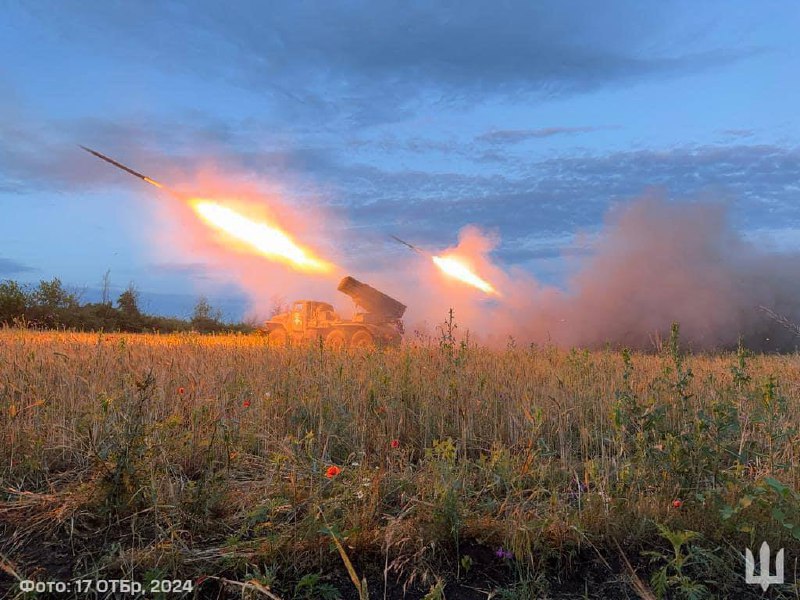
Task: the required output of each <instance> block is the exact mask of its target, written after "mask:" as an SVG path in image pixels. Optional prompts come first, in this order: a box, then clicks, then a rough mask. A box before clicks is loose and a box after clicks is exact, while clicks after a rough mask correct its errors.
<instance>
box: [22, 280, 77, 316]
mask: <svg viewBox="0 0 800 600" xmlns="http://www.w3.org/2000/svg"><path fill="white" fill-rule="evenodd" d="M31 299H32V300H33V303H34V304H35V305H36V306H39V307H41V308H46V309H49V310H56V309H59V308H75V307H76V306H78V298H77V297H76V296H75V294H72V293H70V292H68V291H67V290H66V289H64V284H62V283H61V280H60V279H59V278H58V277H54V278H53V279H51V280H50V281H44V280H42V281H40V282H39V285H38V286H37V287H36V289H35V290H33V294H32V295H31Z"/></svg>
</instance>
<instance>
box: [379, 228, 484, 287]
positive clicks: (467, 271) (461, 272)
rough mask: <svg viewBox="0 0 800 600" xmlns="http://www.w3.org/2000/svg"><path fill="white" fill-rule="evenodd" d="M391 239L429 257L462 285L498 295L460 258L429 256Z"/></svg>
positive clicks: (409, 245)
mask: <svg viewBox="0 0 800 600" xmlns="http://www.w3.org/2000/svg"><path fill="white" fill-rule="evenodd" d="M391 237H392V239H394V240H396V241H398V242H400V243H401V244H403V245H404V246H407V247H408V248H409V249H411V250H413V251H414V252H418V253H419V254H424V255H425V256H429V257H430V259H431V260H432V261H433V264H435V265H436V266H437V267H438V268H439V270H440V271H441V272H442V273H444V274H445V275H447V276H448V277H450V278H452V279H457V280H458V281H460V282H462V283H466V284H467V285H471V286H472V287H474V288H477V289H479V290H480V291H482V292H483V293H485V294H493V295H497V296H499V295H500V292H498V291H497V289H495V287H494V286H493V285H492V284H491V283H489V282H488V281H486V280H485V279H483V278H481V277H480V276H479V275H478V274H477V273H475V272H474V271H473V270H472V268H470V266H469V265H468V264H467V263H466V261H464V260H463V259H462V258H460V257H457V256H453V255H449V256H436V255H434V254H430V253H429V252H425V251H424V250H422V249H420V248H418V247H417V246H415V245H413V244H409V243H408V242H406V241H405V240H401V239H400V238H399V237H397V236H396V235H393V236H391Z"/></svg>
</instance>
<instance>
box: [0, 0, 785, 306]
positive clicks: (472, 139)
mask: <svg viewBox="0 0 800 600" xmlns="http://www.w3.org/2000/svg"><path fill="white" fill-rule="evenodd" d="M0 9H1V10H2V14H3V18H2V19H0V53H2V55H3V56H5V57H7V59H6V60H4V61H2V63H0V280H2V279H15V280H18V281H22V282H29V283H33V282H37V281H39V280H41V279H49V278H52V277H59V278H61V279H62V281H64V282H65V283H66V284H67V285H69V286H72V287H73V288H75V289H78V290H83V293H84V294H85V296H86V297H87V298H89V299H91V298H93V297H96V295H97V293H98V292H97V290H98V288H99V287H100V282H101V280H102V278H103V274H104V273H106V271H109V272H110V280H111V282H112V289H113V291H121V290H122V289H124V288H125V287H126V286H127V285H128V284H129V283H130V282H133V283H134V284H135V285H136V287H137V288H138V289H139V290H140V292H141V293H142V297H143V299H144V304H145V305H144V308H145V309H148V310H151V311H152V312H160V313H163V314H177V315H186V314H188V313H189V312H190V310H191V306H192V304H193V303H194V300H195V299H196V298H197V296H198V295H200V294H204V295H207V296H209V297H210V298H211V299H212V301H213V303H216V304H217V305H219V306H221V307H222V308H223V309H224V311H225V312H226V314H227V316H228V317H230V318H239V317H240V316H241V315H242V314H243V313H245V312H246V311H247V306H248V298H247V295H246V293H245V291H243V290H242V289H241V286H240V285H238V284H237V282H236V281H234V280H231V279H230V278H228V277H226V273H225V269H224V268H222V267H220V265H219V264H212V263H210V262H205V261H204V260H203V259H202V257H200V258H198V257H195V256H192V253H191V252H187V251H186V249H185V248H183V249H182V250H179V249H173V248H172V247H171V245H170V243H169V239H170V238H169V236H170V235H172V236H175V237H180V235H181V234H180V231H177V232H176V231H174V229H173V230H170V227H169V224H168V223H165V222H164V221H165V220H166V219H167V217H165V215H164V213H163V212H161V211H160V210H159V205H158V203H159V202H161V201H162V200H161V199H159V197H158V195H157V194H154V193H153V190H152V189H150V188H148V187H147V186H146V185H144V184H142V183H141V182H139V181H137V180H135V179H133V178H131V177H129V176H127V175H125V174H124V173H122V172H120V171H117V170H115V169H113V168H111V167H109V166H108V165H106V164H104V163H102V162H100V161H98V160H97V159H95V158H93V157H91V156H90V155H88V154H86V153H84V152H82V151H81V150H80V148H79V147H78V145H79V144H83V145H86V146H90V147H92V148H96V149H97V150H99V151H101V152H103V153H105V154H108V155H110V156H112V157H114V158H116V159H118V160H120V161H122V162H124V163H126V164H129V165H130V166H132V167H134V168H135V169H137V170H139V171H141V172H143V173H145V174H147V175H149V176H151V177H153V178H154V179H157V180H162V181H173V178H174V179H176V180H180V181H186V180H189V179H191V176H190V174H191V173H194V172H196V171H197V170H198V169H208V168H212V169H213V170H214V171H215V172H218V173H223V174H225V176H226V177H230V178H231V179H232V180H235V181H237V182H239V183H242V182H247V183H249V184H253V185H258V186H261V187H263V188H265V189H269V190H272V191H273V192H274V193H278V194H279V195H280V197H281V198H282V202H284V203H285V204H287V205H289V206H290V207H291V208H292V209H293V210H294V211H295V213H296V214H300V215H302V214H304V212H306V211H307V214H309V215H311V216H312V217H313V218H317V219H319V214H325V215H332V216H333V218H331V219H329V220H328V219H327V218H326V219H323V220H324V223H323V225H328V229H329V231H328V232H327V235H328V237H329V238H332V239H335V240H337V243H338V247H337V249H336V252H337V257H338V258H339V259H340V260H341V261H342V262H343V263H344V264H345V265H346V267H347V269H348V270H349V271H350V272H352V273H354V274H358V273H359V272H362V271H367V272H368V271H374V270H376V269H377V268H381V267H385V268H391V265H392V262H393V261H395V260H400V258H399V257H401V255H403V256H404V253H407V249H406V248H404V247H402V246H399V245H398V244H396V243H395V242H393V241H392V240H391V238H390V237H389V236H390V235H392V234H394V235H398V236H400V237H402V238H404V239H407V240H409V241H411V242H412V243H415V244H419V245H421V246H423V247H425V248H429V249H432V250H435V249H436V248H444V247H450V246H453V245H455V243H456V242H457V239H458V234H459V231H460V230H461V229H462V228H463V227H465V226H467V225H470V224H473V225H478V226H479V227H480V228H482V230H484V231H487V232H490V233H491V235H492V236H494V238H495V239H496V240H497V244H496V247H495V248H494V249H493V251H492V258H493V259H494V260H495V261H496V262H497V263H498V264H499V265H501V266H503V268H507V269H520V270H521V271H522V272H527V273H530V274H531V275H532V276H534V277H536V278H537V279H538V280H541V281H544V282H549V283H553V284H555V285H558V283H559V282H560V281H562V280H563V279H564V277H565V274H566V273H567V272H568V270H569V264H570V260H569V257H570V256H575V255H580V253H581V252H584V251H585V243H586V242H585V240H586V239H590V238H591V236H592V234H593V232H597V231H598V230H599V229H600V228H601V227H602V224H603V221H604V215H605V214H606V212H607V211H608V210H609V208H610V207H613V206H615V205H618V204H620V203H625V202H628V201H630V200H631V199H632V198H635V197H637V196H641V195H642V194H646V193H649V191H651V190H654V189H655V190H658V192H659V193H661V194H664V195H666V196H668V197H669V198H675V199H679V200H680V199H693V198H705V197H713V198H715V199H719V200H721V201H724V202H725V203H726V204H728V205H729V206H730V211H731V215H732V218H733V222H734V225H735V227H736V228H737V229H738V230H739V231H741V232H742V233H743V234H744V235H746V236H748V237H750V238H752V239H754V240H758V243H763V244H771V245H775V246H779V247H781V248H786V249H792V250H797V249H799V248H800V203H798V202H797V197H798V190H799V189H800V188H799V187H798V186H799V184H800V183H799V181H798V174H800V149H798V145H797V142H796V140H797V139H798V134H800V127H799V126H798V120H797V118H796V111H797V107H798V106H800V78H799V77H797V73H798V70H797V67H798V65H799V64H800V60H799V59H800V37H798V36H797V35H796V31H797V25H798V23H800V4H798V3H796V2H789V1H786V2H772V1H767V2H758V3H755V2H742V3H734V2H714V1H710V2H700V3H698V2H670V1H668V2H641V1H632V2H613V3H597V2H594V1H570V0H567V1H558V2H556V1H553V2H524V1H516V2H495V3H491V5H490V4H487V3H477V2H458V3H456V2H399V1H398V2H350V1H345V2H326V1H312V2H303V1H292V2H270V3H264V2H255V1H253V2H248V1H237V2H227V3H222V2H208V1H193V2H146V1H142V2H76V1H61V2H47V1H42V2H15V1H13V0H6V1H0ZM312 217H310V218H312ZM154 231H157V232H159V233H157V234H154V233H153V232H154ZM170 231H171V232H172V233H169V232H170ZM175 237H173V238H172V239H175ZM165 238H166V239H167V242H166V243H165V241H164V240H165ZM175 246H176V248H177V247H178V246H180V244H175ZM279 291H280V290H276V293H279Z"/></svg>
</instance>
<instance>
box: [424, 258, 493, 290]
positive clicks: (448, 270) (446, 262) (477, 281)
mask: <svg viewBox="0 0 800 600" xmlns="http://www.w3.org/2000/svg"><path fill="white" fill-rule="evenodd" d="M431 259H433V262H434V264H435V265H436V266H437V267H439V269H440V270H441V271H442V272H443V273H444V274H445V275H447V276H449V277H452V278H453V279H458V280H459V281H461V282H463V283H466V284H467V285H471V286H472V287H474V288H478V289H479V290H481V291H482V292H484V293H485V294H493V295H497V296H499V295H500V293H499V292H498V291H497V290H496V289H495V287H494V286H493V285H492V284H491V283H489V282H488V281H486V280H485V279H482V278H481V277H480V276H479V275H478V274H477V273H475V272H474V271H473V270H472V269H471V268H470V267H469V265H468V264H467V263H466V262H464V261H463V260H461V259H460V258H458V257H455V256H431Z"/></svg>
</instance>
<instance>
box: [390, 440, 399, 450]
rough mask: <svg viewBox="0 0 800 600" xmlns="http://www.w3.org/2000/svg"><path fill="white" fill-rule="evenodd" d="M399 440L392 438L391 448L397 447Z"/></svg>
mask: <svg viewBox="0 0 800 600" xmlns="http://www.w3.org/2000/svg"><path fill="white" fill-rule="evenodd" d="M399 447H400V440H392V448H399Z"/></svg>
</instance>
